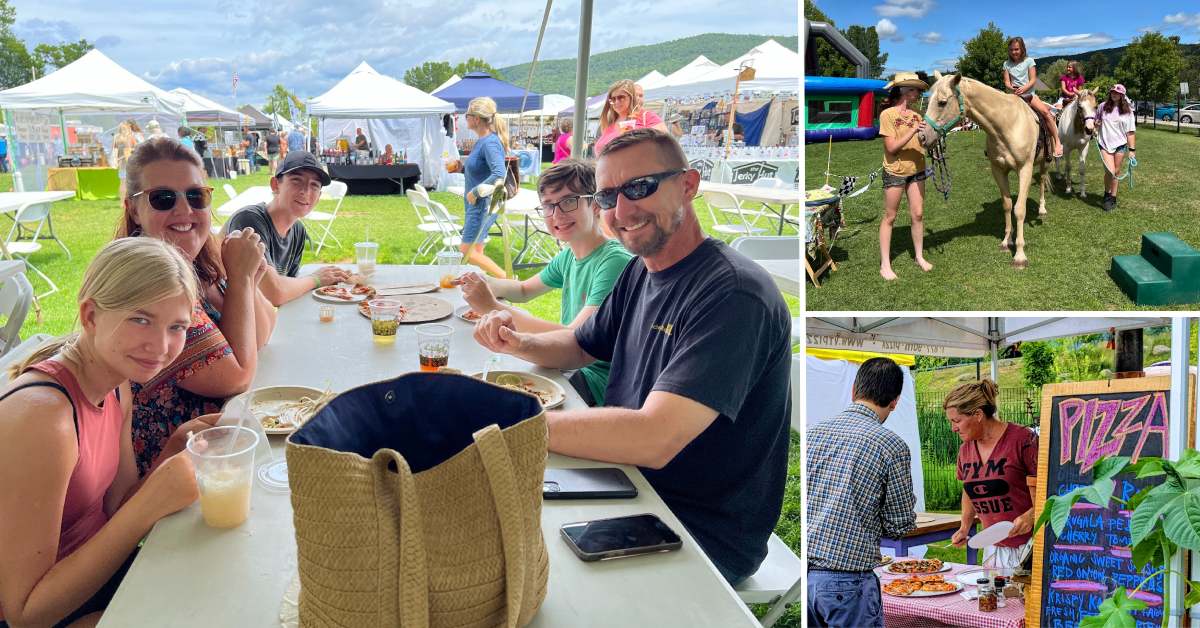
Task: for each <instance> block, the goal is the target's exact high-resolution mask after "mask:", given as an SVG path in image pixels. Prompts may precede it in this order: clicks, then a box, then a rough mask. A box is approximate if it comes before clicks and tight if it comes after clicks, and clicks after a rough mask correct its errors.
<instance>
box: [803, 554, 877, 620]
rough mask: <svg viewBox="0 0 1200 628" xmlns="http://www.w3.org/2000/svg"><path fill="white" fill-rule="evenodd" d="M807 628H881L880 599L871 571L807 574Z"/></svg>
mask: <svg viewBox="0 0 1200 628" xmlns="http://www.w3.org/2000/svg"><path fill="white" fill-rule="evenodd" d="M808 625H809V627H810V628H825V627H829V628H883V597H882V594H881V593H880V591H879V577H878V576H876V575H875V572H873V571H861V572H854V571H825V570H822V569H809V570H808Z"/></svg>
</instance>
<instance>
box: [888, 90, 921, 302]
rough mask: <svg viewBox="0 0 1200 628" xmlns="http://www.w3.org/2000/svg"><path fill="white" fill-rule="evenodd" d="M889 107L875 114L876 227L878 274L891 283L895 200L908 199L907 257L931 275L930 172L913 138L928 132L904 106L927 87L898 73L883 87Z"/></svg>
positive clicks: (894, 275) (892, 274)
mask: <svg viewBox="0 0 1200 628" xmlns="http://www.w3.org/2000/svg"><path fill="white" fill-rule="evenodd" d="M886 87H887V88H888V89H889V90H890V91H889V93H888V102H889V103H891V104H892V106H891V107H888V108H887V109H884V110H883V113H881V114H880V115H879V134H880V135H881V136H883V220H881V221H880V223H879V274H880V275H882V276H883V278H884V279H887V280H888V281H891V280H893V279H895V278H896V273H895V271H893V270H892V227H893V226H895V224H896V212H897V211H898V210H899V209H900V197H901V196H905V195H907V197H908V215H909V218H910V219H911V220H912V225H911V227H910V230H911V231H912V241H913V258H914V259H916V261H917V266H920V267H921V270H923V271H925V272H929V271H931V270H933V264H930V263H929V262H927V261H925V249H924V239H925V221H924V209H925V179H927V178H929V175H930V174H932V170H930V169H927V168H926V165H925V147H924V146H922V145H921V139H920V137H918V134H919V133H920V132H921V131H922V130H928V128H929V125H928V124H926V123H925V121H924V120H922V116H921V114H920V113H919V112H917V111H915V110H913V109H910V108H909V107H910V105H911V104H912V103H913V102H915V101H916V100H917V99H919V98H920V97H921V93H922V92H924V91H925V90H927V89H929V84H928V83H926V82H925V81H923V80H921V79H920V77H918V76H917V75H916V74H914V73H912V72H898V73H896V75H895V76H894V77H892V81H891V82H890V83H888V84H887V86H886Z"/></svg>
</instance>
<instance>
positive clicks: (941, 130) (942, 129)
mask: <svg viewBox="0 0 1200 628" xmlns="http://www.w3.org/2000/svg"><path fill="white" fill-rule="evenodd" d="M954 96H955V97H957V98H958V115H956V116H954V118H953V119H951V120H950V121H949V122H947V123H945V124H938V123H937V122H936V121H934V119H933V118H930V117H929V114H928V113H926V114H925V122H926V123H927V124H929V128H931V129H933V130H934V131H937V134H938V136H939V137H946V134H947V133H949V132H950V129H953V128H954V125H956V124H958V121H959V120H962V117H963V114H965V113H966V107H964V106H963V96H962V92H961V91H959V89H958V85H955V86H954Z"/></svg>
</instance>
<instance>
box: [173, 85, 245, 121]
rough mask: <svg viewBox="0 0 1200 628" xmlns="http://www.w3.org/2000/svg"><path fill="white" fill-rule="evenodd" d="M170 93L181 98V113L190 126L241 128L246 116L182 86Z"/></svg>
mask: <svg viewBox="0 0 1200 628" xmlns="http://www.w3.org/2000/svg"><path fill="white" fill-rule="evenodd" d="M171 93H172V94H174V95H176V96H179V97H180V98H182V99H183V113H184V116H185V117H186V119H187V123H188V124H189V125H192V126H216V127H232V128H241V126H242V124H243V120H245V119H246V116H244V115H242V114H241V113H239V112H237V111H234V110H233V109H230V108H229V107H226V106H225V105H222V104H221V103H218V102H216V101H215V100H210V99H208V98H205V97H204V96H201V95H200V94H197V93H195V92H193V91H191V90H189V89H186V88H183V87H176V88H175V89H173V90H171Z"/></svg>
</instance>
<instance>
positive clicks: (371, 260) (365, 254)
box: [354, 242, 379, 279]
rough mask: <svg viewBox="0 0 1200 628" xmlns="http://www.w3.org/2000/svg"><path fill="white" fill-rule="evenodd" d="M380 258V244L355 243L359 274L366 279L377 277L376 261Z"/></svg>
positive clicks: (355, 256)
mask: <svg viewBox="0 0 1200 628" xmlns="http://www.w3.org/2000/svg"><path fill="white" fill-rule="evenodd" d="M378 256H379V243H378V242H355V243H354V258H355V262H357V264H358V274H360V275H362V276H363V277H364V278H366V279H370V278H371V277H372V276H374V275H375V260H376V259H377V258H378Z"/></svg>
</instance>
